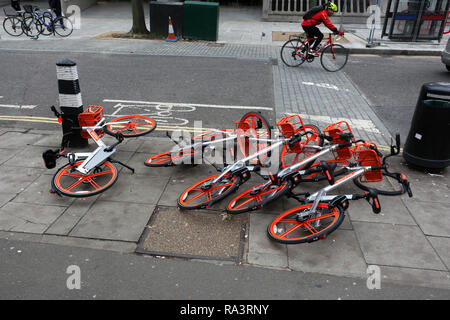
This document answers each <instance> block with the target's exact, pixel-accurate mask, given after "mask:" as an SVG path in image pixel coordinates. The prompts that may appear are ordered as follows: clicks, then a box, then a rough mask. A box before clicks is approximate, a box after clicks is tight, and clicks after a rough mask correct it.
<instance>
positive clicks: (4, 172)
mask: <svg viewBox="0 0 450 320" xmlns="http://www.w3.org/2000/svg"><path fill="white" fill-rule="evenodd" d="M44 170H45V169H37V168H17V167H10V166H5V165H1V166H0V177H2V178H1V179H0V190H2V191H3V192H8V193H9V192H11V193H20V192H22V191H23V190H25V188H26V187H28V186H29V185H30V184H31V183H32V182H33V181H34V180H36V179H37V178H38V177H39V176H40V175H41V174H42V173H43V172H44Z"/></svg>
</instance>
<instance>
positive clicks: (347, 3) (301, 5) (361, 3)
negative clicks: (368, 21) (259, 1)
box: [263, 0, 383, 17]
mask: <svg viewBox="0 0 450 320" xmlns="http://www.w3.org/2000/svg"><path fill="white" fill-rule="evenodd" d="M327 1H328V0H263V15H266V17H267V16H270V15H290V16H292V15H295V16H303V15H304V14H305V13H306V12H307V11H308V10H309V9H311V8H312V7H314V6H317V5H320V4H324V3H326V2H327ZM375 2H376V1H375V0H334V3H336V4H337V5H338V8H339V12H338V13H337V14H336V15H338V14H340V13H341V12H342V10H344V13H345V15H346V16H356V17H358V16H359V17H367V16H369V14H368V13H367V8H368V7H369V6H370V5H373V4H375ZM381 2H383V1H381Z"/></svg>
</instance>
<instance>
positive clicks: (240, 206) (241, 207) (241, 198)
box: [227, 180, 292, 214]
mask: <svg viewBox="0 0 450 320" xmlns="http://www.w3.org/2000/svg"><path fill="white" fill-rule="evenodd" d="M291 189H292V182H291V181H290V180H288V181H283V182H282V183H280V184H279V185H278V184H274V183H270V184H268V185H266V186H264V183H262V184H260V185H257V186H255V187H253V188H251V189H248V190H246V191H244V192H242V193H240V194H239V195H237V196H236V197H235V198H234V199H232V200H231V201H230V202H229V203H228V205H227V212H228V213H231V214H238V213H243V212H248V211H251V210H256V209H260V208H262V207H263V206H265V205H266V204H268V203H269V202H272V201H274V200H276V199H278V198H279V197H281V196H282V195H283V194H285V193H286V192H287V191H288V190H291Z"/></svg>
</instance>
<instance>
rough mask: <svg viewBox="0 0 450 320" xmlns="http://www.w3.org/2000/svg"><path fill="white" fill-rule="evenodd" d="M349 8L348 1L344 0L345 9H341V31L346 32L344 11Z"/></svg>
mask: <svg viewBox="0 0 450 320" xmlns="http://www.w3.org/2000/svg"><path fill="white" fill-rule="evenodd" d="M346 8H347V0H344V4H343V7H342V8H341V26H340V27H339V30H342V31H344V29H343V28H344V11H345V9H346Z"/></svg>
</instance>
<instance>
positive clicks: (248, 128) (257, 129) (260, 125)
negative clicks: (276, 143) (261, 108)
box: [238, 112, 272, 161]
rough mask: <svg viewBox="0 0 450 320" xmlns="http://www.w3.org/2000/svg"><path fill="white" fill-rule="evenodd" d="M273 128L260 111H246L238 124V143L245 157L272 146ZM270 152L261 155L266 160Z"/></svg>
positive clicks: (260, 158)
mask: <svg viewBox="0 0 450 320" xmlns="http://www.w3.org/2000/svg"><path fill="white" fill-rule="evenodd" d="M271 129H272V127H271V126H270V124H269V122H268V121H267V120H266V118H265V117H264V116H263V115H262V114H261V113H259V112H248V113H246V114H245V115H244V116H243V117H242V118H241V120H240V121H239V125H238V144H239V148H240V150H241V152H242V155H243V156H244V157H248V156H251V155H254V154H256V153H257V152H258V151H261V150H263V149H265V148H267V147H268V146H270V141H268V140H270V138H271ZM267 156H270V152H267V153H266V154H263V155H261V156H259V160H260V161H261V160H264V159H265V158H266V157H267Z"/></svg>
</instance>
